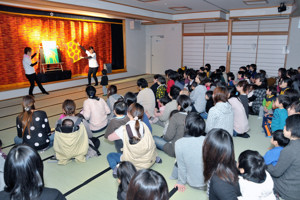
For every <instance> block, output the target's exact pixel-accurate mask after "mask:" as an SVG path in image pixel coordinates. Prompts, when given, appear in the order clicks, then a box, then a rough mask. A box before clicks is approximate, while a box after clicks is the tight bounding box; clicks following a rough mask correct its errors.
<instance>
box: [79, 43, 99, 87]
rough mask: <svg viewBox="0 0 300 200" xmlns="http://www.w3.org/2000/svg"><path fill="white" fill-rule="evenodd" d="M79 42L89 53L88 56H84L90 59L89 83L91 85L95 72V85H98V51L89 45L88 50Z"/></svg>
mask: <svg viewBox="0 0 300 200" xmlns="http://www.w3.org/2000/svg"><path fill="white" fill-rule="evenodd" d="M77 44H78V45H79V47H80V48H81V49H82V50H83V51H85V53H86V54H87V55H88V56H87V57H82V58H84V59H88V60H89V72H88V85H91V74H93V78H94V80H95V86H97V85H98V79H97V76H96V74H97V71H98V68H99V65H98V62H97V59H96V53H95V51H94V48H93V47H89V50H86V49H85V48H84V47H83V46H81V45H80V44H79V42H78V43H77Z"/></svg>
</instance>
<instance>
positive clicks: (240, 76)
mask: <svg viewBox="0 0 300 200" xmlns="http://www.w3.org/2000/svg"><path fill="white" fill-rule="evenodd" d="M237 79H238V81H241V80H244V79H245V72H244V71H238V74H237Z"/></svg>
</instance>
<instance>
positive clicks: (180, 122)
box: [163, 112, 187, 157]
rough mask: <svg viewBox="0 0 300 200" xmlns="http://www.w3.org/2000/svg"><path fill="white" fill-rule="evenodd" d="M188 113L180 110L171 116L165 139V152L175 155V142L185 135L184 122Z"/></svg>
mask: <svg viewBox="0 0 300 200" xmlns="http://www.w3.org/2000/svg"><path fill="white" fill-rule="evenodd" d="M186 115H187V113H185V112H179V113H176V114H174V115H173V116H172V117H171V118H170V122H169V126H168V129H167V132H166V134H165V135H164V136H163V139H164V140H165V141H166V142H167V143H166V144H165V145H164V152H165V153H166V154H168V155H169V156H172V157H175V142H176V141H177V140H178V139H180V138H182V137H183V135H184V123H185V118H186Z"/></svg>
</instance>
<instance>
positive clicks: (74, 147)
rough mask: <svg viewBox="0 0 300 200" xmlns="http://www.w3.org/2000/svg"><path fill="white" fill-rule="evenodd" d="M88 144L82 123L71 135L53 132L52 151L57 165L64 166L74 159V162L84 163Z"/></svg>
mask: <svg viewBox="0 0 300 200" xmlns="http://www.w3.org/2000/svg"><path fill="white" fill-rule="evenodd" d="M88 148H89V142H88V135H87V133H86V130H85V127H84V125H83V123H81V124H80V125H79V130H78V131H75V132H72V133H61V132H58V131H55V135H54V144H53V149H54V151H55V156H56V159H57V160H58V164H62V165H66V164H68V163H69V162H70V161H71V158H75V161H76V162H85V155H86V154H87V152H88Z"/></svg>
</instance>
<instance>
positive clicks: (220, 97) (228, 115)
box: [205, 87, 233, 136]
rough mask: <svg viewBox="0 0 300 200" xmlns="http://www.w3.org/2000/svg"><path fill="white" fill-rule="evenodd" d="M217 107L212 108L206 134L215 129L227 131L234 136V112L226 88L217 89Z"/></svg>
mask: <svg viewBox="0 0 300 200" xmlns="http://www.w3.org/2000/svg"><path fill="white" fill-rule="evenodd" d="M213 99H214V102H215V106H214V107H212V108H211V109H210V110H209V112H208V116H207V121H206V131H205V132H206V133H208V132H209V131H210V130H212V129H213V128H221V129H224V130H226V131H227V132H228V133H229V134H230V135H231V136H232V135H233V111H232V108H231V105H230V104H229V103H228V91H227V89H226V88H225V87H217V88H216V89H215V90H214V93H213Z"/></svg>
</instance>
